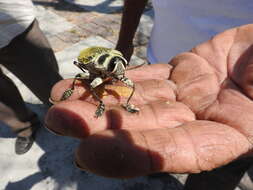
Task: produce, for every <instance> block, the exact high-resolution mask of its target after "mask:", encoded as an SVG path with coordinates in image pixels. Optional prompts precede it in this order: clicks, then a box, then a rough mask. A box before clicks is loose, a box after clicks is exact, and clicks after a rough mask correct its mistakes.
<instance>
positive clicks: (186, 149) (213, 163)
mask: <svg viewBox="0 0 253 190" xmlns="http://www.w3.org/2000/svg"><path fill="white" fill-rule="evenodd" d="M249 147H250V146H249V142H248V141H247V139H246V138H245V137H244V136H243V135H242V134H241V133H239V132H237V131H236V130H234V129H232V128H230V127H228V126H226V125H222V124H218V123H214V122H206V121H193V122H190V123H187V124H184V125H181V126H179V127H176V128H163V129H161V128H158V129H153V130H140V131H138V130H135V131H129V130H128V131H126V130H107V131H103V132H100V133H96V134H94V135H92V136H89V137H88V138H86V139H84V140H83V141H82V143H81V144H80V146H79V148H78V149H77V151H76V162H77V165H78V166H79V167H81V168H83V169H85V170H88V171H90V172H93V173H95V174H98V175H102V176H107V177H118V178H127V177H136V176H143V175H147V174H151V173H157V172H170V173H196V172H200V171H208V170H211V169H214V168H216V167H219V166H222V165H224V164H227V163H228V162H230V161H232V160H234V159H237V158H238V157H239V156H240V155H242V154H244V153H246V152H247V151H248V150H249Z"/></svg>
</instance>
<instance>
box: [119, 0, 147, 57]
mask: <svg viewBox="0 0 253 190" xmlns="http://www.w3.org/2000/svg"><path fill="white" fill-rule="evenodd" d="M147 2H148V0H137V1H136V0H126V1H125V4H124V9H123V15H122V20H121V27H120V32H119V39H118V42H117V45H116V49H117V50H119V51H121V52H122V53H123V55H124V56H125V57H126V59H127V60H129V59H130V57H131V55H132V53H133V38H134V35H135V32H136V30H137V27H138V25H139V22H140V18H141V15H142V13H143V11H144V8H145V6H146V4H147Z"/></svg>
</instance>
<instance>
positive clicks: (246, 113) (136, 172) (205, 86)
mask: <svg viewBox="0 0 253 190" xmlns="http://www.w3.org/2000/svg"><path fill="white" fill-rule="evenodd" d="M127 77H129V78H131V79H132V80H133V81H134V82H135V84H136V92H135V94H134V96H133V98H132V99H131V101H132V103H133V104H135V105H138V107H139V108H140V112H139V113H138V114H131V113H128V112H126V111H125V110H124V109H123V108H121V106H120V104H121V103H122V102H124V101H125V100H126V98H124V96H125V95H124V93H122V94H121V90H118V94H121V95H120V96H117V95H115V94H114V93H113V94H112V95H110V94H106V95H105V96H104V98H103V100H104V102H105V104H106V111H105V114H104V115H102V116H101V117H100V118H98V119H97V118H94V117H93V114H94V111H95V110H96V105H95V104H94V103H95V102H94V100H93V99H92V98H91V96H89V93H88V92H86V90H85V88H84V86H83V85H82V84H77V87H76V90H75V92H74V93H73V95H72V96H71V97H70V98H69V99H68V100H66V101H62V102H60V103H58V104H56V105H54V106H53V107H51V109H50V110H49V111H48V113H47V116H46V120H45V123H46V127H48V128H49V129H50V130H52V131H54V132H56V133H58V134H61V135H64V136H71V137H76V138H79V139H80V140H81V143H80V146H79V147H78V149H77V150H76V154H75V160H76V162H77V164H78V165H79V166H80V167H82V168H83V169H85V170H87V171H90V172H93V173H96V174H98V175H103V176H108V177H117V178H122V177H135V176H142V175H147V174H151V173H155V172H161V171H163V172H170V173H197V172H200V171H209V170H212V169H214V168H217V167H219V166H222V165H225V164H227V163H230V162H231V161H233V160H236V159H238V158H240V157H245V156H251V152H252V143H253V130H252V127H253V101H252V98H253V25H246V26H242V27H240V28H234V29H231V30H228V31H225V32H223V33H221V34H219V35H217V36H215V37H214V38H212V39H211V40H209V41H207V42H205V43H203V44H200V45H198V46H196V47H195V48H193V49H192V51H190V52H185V53H182V54H180V55H177V56H176V57H175V58H174V59H173V60H171V61H170V64H155V65H151V66H143V67H141V68H137V69H135V70H130V71H128V72H127ZM71 82H72V79H67V80H63V81H60V82H59V83H57V84H56V85H55V86H54V88H53V89H52V93H51V98H52V99H53V100H59V99H60V97H61V95H62V93H63V92H64V90H65V89H67V88H69V86H70V85H71ZM105 88H106V89H111V88H112V87H111V86H107V87H105ZM113 88H114V87H113ZM116 91H117V90H116ZM124 92H126V91H124ZM85 94H86V95H85ZM116 94H117V93H116ZM63 167H64V166H63Z"/></svg>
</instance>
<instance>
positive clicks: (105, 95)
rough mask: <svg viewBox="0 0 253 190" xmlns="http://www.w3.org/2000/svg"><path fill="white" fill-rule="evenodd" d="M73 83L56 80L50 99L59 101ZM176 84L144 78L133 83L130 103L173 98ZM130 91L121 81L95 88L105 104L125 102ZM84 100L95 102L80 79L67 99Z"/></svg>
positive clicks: (70, 80) (68, 80) (71, 81)
mask: <svg viewBox="0 0 253 190" xmlns="http://www.w3.org/2000/svg"><path fill="white" fill-rule="evenodd" d="M72 83H73V79H66V80H62V81H60V82H58V83H57V84H56V85H55V86H54V87H53V89H52V91H51V100H53V102H56V103H57V102H59V101H60V99H61V97H62V95H63V93H64V92H65V91H66V89H69V88H70V87H71V85H72ZM175 91H176V86H175V84H174V83H173V82H171V81H169V80H144V81H140V82H137V83H136V84H135V91H134V95H133V97H132V98H131V103H135V104H136V103H137V104H146V103H148V102H150V101H157V100H165V101H166V100H171V101H172V100H175V99H176V96H175ZM131 92H132V88H129V87H126V86H124V84H122V83H118V84H114V85H110V84H108V85H105V86H102V88H98V89H97V93H99V94H100V97H101V98H102V99H103V101H104V103H106V104H120V103H123V102H126V100H127V99H128V97H129V96H130V94H131ZM76 99H80V100H86V101H89V102H93V103H95V102H97V101H96V100H95V99H94V97H93V96H92V95H91V93H90V92H89V90H88V89H87V86H86V85H85V84H83V83H82V82H81V81H78V82H77V83H76V85H75V89H74V91H73V94H72V95H71V96H70V97H69V98H68V99H67V100H76Z"/></svg>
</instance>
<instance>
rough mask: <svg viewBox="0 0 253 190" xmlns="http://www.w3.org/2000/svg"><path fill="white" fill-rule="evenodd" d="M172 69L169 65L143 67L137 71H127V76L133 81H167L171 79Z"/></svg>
mask: <svg viewBox="0 0 253 190" xmlns="http://www.w3.org/2000/svg"><path fill="white" fill-rule="evenodd" d="M172 68H173V67H172V66H171V65H169V64H151V65H143V66H141V67H138V68H136V69H131V70H127V71H126V76H127V77H129V78H130V79H132V80H133V81H141V80H150V79H158V80H167V79H168V78H169V77H170V73H171V71H172Z"/></svg>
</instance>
